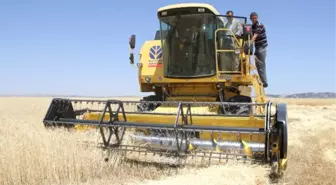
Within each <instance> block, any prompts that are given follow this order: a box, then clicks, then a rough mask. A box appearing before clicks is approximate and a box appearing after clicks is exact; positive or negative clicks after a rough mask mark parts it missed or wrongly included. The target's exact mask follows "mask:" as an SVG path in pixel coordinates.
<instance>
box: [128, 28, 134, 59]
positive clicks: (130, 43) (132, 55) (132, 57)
mask: <svg viewBox="0 0 336 185" xmlns="http://www.w3.org/2000/svg"><path fill="white" fill-rule="evenodd" d="M129 45H130V56H129V60H130V64H134V54H133V49H134V48H135V35H131V37H130V39H129Z"/></svg>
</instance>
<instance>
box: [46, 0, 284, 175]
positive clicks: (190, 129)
mask: <svg viewBox="0 0 336 185" xmlns="http://www.w3.org/2000/svg"><path fill="white" fill-rule="evenodd" d="M157 16H158V19H159V22H160V30H159V31H157V33H156V36H155V39H154V40H150V41H146V42H145V43H144V44H143V46H142V48H141V50H140V62H139V63H138V64H137V65H136V67H137V68H138V73H139V84H140V91H141V92H153V94H154V95H151V96H147V97H144V98H143V99H142V100H141V101H120V100H72V99H60V98H56V99H53V100H52V102H51V105H50V107H49V110H48V112H47V114H46V116H45V118H44V120H43V122H44V125H45V126H46V127H49V126H55V125H67V126H70V127H74V126H76V127H78V126H80V125H89V126H95V127H97V128H99V129H100V131H101V135H102V140H103V144H104V147H105V148H110V149H116V150H126V151H137V152H155V153H169V154H175V156H178V157H183V156H193V157H209V158H217V159H219V160H221V159H228V158H240V159H244V160H256V161H263V162H266V163H268V164H270V165H271V166H272V168H271V169H272V174H275V175H279V174H282V172H283V170H284V169H285V168H286V164H287V143H288V141H287V139H288V135H287V134H288V133H287V108H286V104H273V103H272V102H270V101H267V102H266V98H265V94H264V88H263V86H262V83H261V81H260V79H259V76H258V75H257V74H254V73H253V72H254V71H255V67H254V66H253V64H252V63H251V57H252V55H251V54H252V47H250V38H251V25H249V24H247V19H246V17H226V16H222V15H220V14H219V13H218V12H217V10H216V9H215V8H214V7H212V6H211V5H208V4H198V3H197V4H194V3H187V4H177V5H170V6H165V7H162V8H160V9H159V10H158V12H157ZM228 21H236V22H239V25H241V31H242V34H241V35H235V34H234V33H233V32H232V31H231V30H229V29H227V28H225V25H226V23H227V22H228ZM134 48H135V35H132V36H131V38H130V49H131V53H130V62H131V64H132V65H135V64H134V55H133V53H132V50H133V49H134ZM252 88H253V89H254V92H255V94H256V101H255V102H253V101H252ZM126 129H127V132H128V131H130V133H131V135H130V137H131V139H132V145H129V144H125V137H124V136H126V135H125V131H126ZM104 130H108V131H109V132H108V133H106V132H105V131H104ZM127 136H128V135H127ZM144 144H145V145H144Z"/></svg>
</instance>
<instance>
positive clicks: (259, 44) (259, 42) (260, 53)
mask: <svg viewBox="0 0 336 185" xmlns="http://www.w3.org/2000/svg"><path fill="white" fill-rule="evenodd" d="M250 19H251V22H252V34H253V37H252V39H251V42H252V43H254V47H255V49H256V50H255V52H254V55H255V56H256V62H255V63H256V67H257V70H258V74H259V76H260V79H261V81H262V83H263V85H264V87H267V86H268V83H267V76H266V61H265V59H266V54H267V46H268V43H267V37H266V29H265V26H264V25H263V24H261V23H259V21H258V14H257V13H256V12H252V13H251V14H250Z"/></svg>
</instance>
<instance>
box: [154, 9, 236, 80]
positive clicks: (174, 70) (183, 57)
mask: <svg viewBox="0 0 336 185" xmlns="http://www.w3.org/2000/svg"><path fill="white" fill-rule="evenodd" d="M227 20H228V19H227V18H226V17H225V16H214V15H213V14H186V15H176V16H167V17H162V18H160V30H161V38H162V46H163V47H164V48H163V49H164V51H165V52H163V59H164V65H163V66H164V71H165V76H167V77H179V78H181V77H182V78H183V77H185V78H192V77H206V76H212V75H215V74H216V49H215V40H216V42H217V45H218V47H220V48H217V49H229V48H224V47H226V46H225V45H223V40H228V39H224V38H230V37H231V40H232V35H231V32H229V33H227V32H225V33H224V32H223V31H221V32H217V38H215V31H216V30H217V29H218V28H225V27H227V28H230V29H231V28H232V26H230V25H231V24H227V23H228V21H227ZM237 21H238V20H234V22H237ZM229 22H231V21H229ZM233 31H235V30H234V29H233ZM232 33H233V32H232ZM237 33H239V31H237ZM241 33H242V31H241ZM233 34H236V33H233ZM163 40H164V41H165V42H163ZM233 42H234V41H233ZM224 59H225V57H224V58H223V57H222V54H218V60H219V61H218V62H219V67H221V66H223V65H221V63H223V61H224ZM228 60H234V59H231V58H229V59H228ZM226 62H230V61H226ZM219 71H223V70H221V69H219Z"/></svg>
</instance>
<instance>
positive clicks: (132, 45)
mask: <svg viewBox="0 0 336 185" xmlns="http://www.w3.org/2000/svg"><path fill="white" fill-rule="evenodd" d="M129 45H130V48H131V49H134V48H135V35H131V38H130V39H129Z"/></svg>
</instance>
